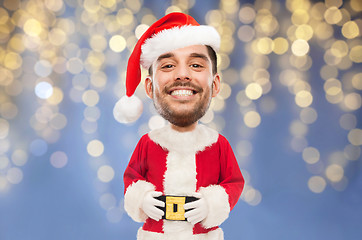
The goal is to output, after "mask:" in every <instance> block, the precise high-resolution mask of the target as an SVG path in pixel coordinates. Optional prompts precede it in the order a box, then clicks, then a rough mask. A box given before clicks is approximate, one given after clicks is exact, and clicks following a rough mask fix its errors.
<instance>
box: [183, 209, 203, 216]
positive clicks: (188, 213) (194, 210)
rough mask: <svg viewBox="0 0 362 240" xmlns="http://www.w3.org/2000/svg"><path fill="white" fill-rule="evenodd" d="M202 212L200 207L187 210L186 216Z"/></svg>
mask: <svg viewBox="0 0 362 240" xmlns="http://www.w3.org/2000/svg"><path fill="white" fill-rule="evenodd" d="M200 213H201V212H200V210H199V209H193V210H190V211H187V212H185V218H189V217H194V216H196V215H198V214H200Z"/></svg>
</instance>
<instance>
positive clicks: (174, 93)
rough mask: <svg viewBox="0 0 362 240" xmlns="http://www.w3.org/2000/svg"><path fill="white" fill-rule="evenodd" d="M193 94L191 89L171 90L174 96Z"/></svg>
mask: <svg viewBox="0 0 362 240" xmlns="http://www.w3.org/2000/svg"><path fill="white" fill-rule="evenodd" d="M192 94H193V92H192V91H191V90H175V91H172V92H171V95H172V96H191V95H192Z"/></svg>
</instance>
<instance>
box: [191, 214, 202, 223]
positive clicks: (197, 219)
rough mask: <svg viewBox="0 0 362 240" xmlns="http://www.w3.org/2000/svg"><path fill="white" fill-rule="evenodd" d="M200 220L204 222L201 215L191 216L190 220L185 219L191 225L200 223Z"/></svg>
mask: <svg viewBox="0 0 362 240" xmlns="http://www.w3.org/2000/svg"><path fill="white" fill-rule="evenodd" d="M202 220H204V216H203V215H202V214H198V215H195V216H192V217H190V218H187V221H188V222H190V223H192V224H196V223H198V222H201V221H202Z"/></svg>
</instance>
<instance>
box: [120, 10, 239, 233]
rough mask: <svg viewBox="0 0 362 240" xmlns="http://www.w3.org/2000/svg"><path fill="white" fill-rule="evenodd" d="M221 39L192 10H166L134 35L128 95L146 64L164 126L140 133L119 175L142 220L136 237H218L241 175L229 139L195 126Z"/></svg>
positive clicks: (207, 97) (130, 209) (128, 203)
mask: <svg viewBox="0 0 362 240" xmlns="http://www.w3.org/2000/svg"><path fill="white" fill-rule="evenodd" d="M219 44H220V37H219V35H218V33H217V32H216V30H215V29H213V28H212V27H210V26H200V25H199V24H198V23H197V22H196V21H195V20H194V19H193V18H192V17H191V16H188V15H186V14H183V13H171V14H168V15H166V16H165V17H163V18H161V19H160V20H158V21H157V22H156V23H154V24H153V25H152V26H151V27H150V28H149V29H148V30H147V31H146V32H145V33H144V35H143V36H142V37H141V38H140V39H139V41H138V43H137V44H136V47H135V49H134V51H133V53H132V55H131V57H130V61H129V63H128V67H127V79H126V81H127V82H126V88H127V96H129V97H130V96H132V95H133V93H134V91H135V89H136V87H137V85H138V84H139V82H140V74H139V71H140V70H139V63H141V64H142V66H143V67H146V68H149V73H150V75H149V76H148V77H147V78H146V80H145V89H146V93H147V95H148V96H149V97H150V98H151V99H152V100H153V102H154V106H155V108H156V110H157V111H158V112H159V114H160V115H161V116H162V117H164V118H165V119H166V120H167V121H168V122H169V123H170V124H169V125H167V126H166V127H164V128H161V129H157V130H153V131H151V132H149V133H148V134H146V135H144V136H143V137H142V138H141V139H140V141H139V143H138V144H137V146H136V149H135V151H134V153H133V155H132V157H131V160H130V162H129V165H128V167H127V169H126V170H125V173H124V183H125V197H124V204H125V210H126V212H127V213H128V214H129V216H130V217H131V218H132V219H133V220H135V221H138V222H145V223H144V225H143V227H142V228H140V229H139V231H138V234H137V239H147V240H149V239H172V240H177V239H183V240H189V239H215V240H216V239H217V240H219V239H223V232H222V230H221V228H219V227H218V226H219V225H220V224H221V223H222V222H224V221H225V220H226V219H227V218H228V215H229V212H230V211H231V209H232V208H233V207H234V206H235V204H236V203H237V201H238V199H239V197H240V194H241V192H242V189H243V186H244V179H243V177H242V175H241V172H240V169H239V166H238V164H237V161H236V159H235V156H234V154H233V151H232V149H231V147H230V144H229V143H228V141H227V140H226V139H225V138H224V137H223V136H222V135H220V134H218V133H217V132H216V131H215V130H212V129H210V128H208V127H206V126H204V125H201V124H198V120H199V119H200V118H201V117H202V116H203V115H204V114H205V112H206V111H207V109H208V107H209V104H210V101H211V99H212V97H215V96H216V95H217V94H218V93H219V91H220V76H219V74H218V73H217V70H216V53H215V51H217V50H218V47H219Z"/></svg>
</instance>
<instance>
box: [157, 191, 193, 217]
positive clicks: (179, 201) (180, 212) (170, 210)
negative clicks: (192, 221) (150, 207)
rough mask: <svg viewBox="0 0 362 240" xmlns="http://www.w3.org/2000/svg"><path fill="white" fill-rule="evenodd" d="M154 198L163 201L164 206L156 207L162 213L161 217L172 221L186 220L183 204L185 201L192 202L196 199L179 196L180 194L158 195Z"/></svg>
mask: <svg viewBox="0 0 362 240" xmlns="http://www.w3.org/2000/svg"><path fill="white" fill-rule="evenodd" d="M156 199H158V200H160V201H162V202H164V203H165V207H158V208H159V209H161V210H162V211H163V212H164V214H163V217H162V219H167V220H173V221H187V219H186V218H185V212H187V211H190V210H192V209H188V210H186V211H185V209H184V208H183V206H184V205H185V203H189V202H193V201H196V200H198V198H196V197H180V196H160V197H156Z"/></svg>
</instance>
